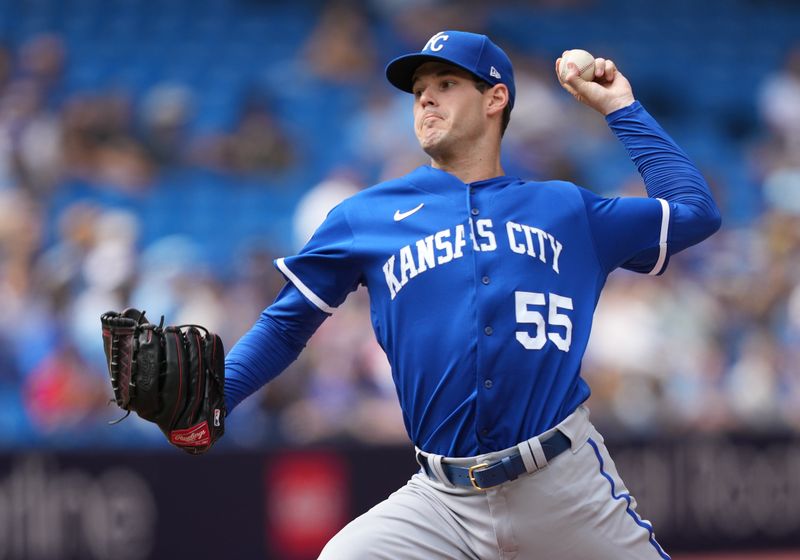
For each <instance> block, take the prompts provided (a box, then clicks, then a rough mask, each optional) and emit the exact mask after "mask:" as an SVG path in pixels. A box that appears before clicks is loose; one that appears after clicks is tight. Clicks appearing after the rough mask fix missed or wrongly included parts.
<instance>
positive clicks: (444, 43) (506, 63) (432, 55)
mask: <svg viewBox="0 0 800 560" xmlns="http://www.w3.org/2000/svg"><path fill="white" fill-rule="evenodd" d="M431 61H439V62H447V63H449V64H453V65H455V66H458V67H459V68H463V69H464V70H466V71H467V72H470V73H471V74H473V75H475V76H476V77H478V78H480V79H481V80H484V81H485V82H488V83H490V84H491V85H495V84H505V85H506V87H508V93H509V103H510V104H511V106H512V107H513V106H514V94H515V90H514V71H513V69H512V68H511V60H509V58H508V55H506V53H504V52H503V49H501V48H500V47H498V46H497V45H495V44H494V43H493V42H492V41H491V40H490V39H489V38H488V37H487V36H486V35H479V34H477V33H468V32H466V31H440V32H439V33H437V34H435V35H434V36H433V37H431V38H430V39H428V42H427V43H425V46H424V47H422V50H421V51H420V52H418V53H411V54H407V55H404V56H400V57H397V58H395V59H394V60H392V61H391V62H390V63H389V65H388V66H386V77H387V78H388V79H389V82H391V83H392V85H394V86H395V87H397V88H399V89H401V90H403V91H407V92H409V93H411V88H412V86H413V79H414V72H416V70H417V68H419V67H420V65H422V64H424V63H426V62H431Z"/></svg>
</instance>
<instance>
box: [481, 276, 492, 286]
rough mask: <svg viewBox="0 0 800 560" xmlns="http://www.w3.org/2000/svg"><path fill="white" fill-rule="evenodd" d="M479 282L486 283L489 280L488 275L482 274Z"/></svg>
mask: <svg viewBox="0 0 800 560" xmlns="http://www.w3.org/2000/svg"><path fill="white" fill-rule="evenodd" d="M481 282H483V283H484V284H488V283H489V282H490V280H489V277H488V276H484V277H483V278H481Z"/></svg>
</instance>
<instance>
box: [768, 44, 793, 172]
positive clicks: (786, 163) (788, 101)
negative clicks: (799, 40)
mask: <svg viewBox="0 0 800 560" xmlns="http://www.w3.org/2000/svg"><path fill="white" fill-rule="evenodd" d="M758 102H759V110H760V112H761V116H762V118H763V119H764V122H765V124H766V125H767V126H768V127H769V128H768V130H769V132H771V133H772V135H773V137H774V142H773V143H772V145H771V150H770V152H771V154H770V158H771V161H772V165H771V166H772V167H800V45H796V46H795V47H793V48H792V49H791V50H790V51H789V52H788V54H787V55H786V62H785V64H784V66H783V68H782V69H781V70H780V71H779V72H777V73H775V74H773V75H771V76H770V77H769V78H768V79H767V80H766V81H765V83H764V85H763V86H762V88H761V91H760V94H759V99H758Z"/></svg>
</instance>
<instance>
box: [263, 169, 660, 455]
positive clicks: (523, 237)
mask: <svg viewBox="0 0 800 560" xmlns="http://www.w3.org/2000/svg"><path fill="white" fill-rule="evenodd" d="M668 208H669V207H668V205H667V204H666V202H664V201H660V200H656V199H649V198H639V199H637V198H628V199H616V200H611V201H609V200H607V199H603V198H600V197H597V196H595V195H592V194H590V193H589V192H588V191H585V190H582V189H580V188H578V187H576V186H574V185H572V184H569V183H564V182H547V183H537V182H526V181H521V180H519V179H517V178H512V177H498V178H495V179H490V180H487V181H480V182H477V183H472V184H470V185H466V184H464V183H462V182H461V181H460V180H458V179H457V178H456V177H455V176H453V175H450V174H449V173H446V172H444V171H440V170H438V169H434V168H431V167H421V168H419V169H417V170H416V171H414V172H413V173H411V174H409V175H407V176H405V177H402V178H400V179H396V180H393V181H389V182H387V183H383V184H380V185H377V186H375V187H372V188H369V189H366V190H365V191H363V192H361V193H359V194H358V195H356V196H354V197H352V198H350V199H348V200H347V201H345V202H343V203H342V204H341V205H339V206H338V207H336V208H334V209H333V210H332V211H331V212H330V214H329V215H328V218H327V220H326V221H325V223H324V224H323V225H322V227H320V228H319V230H318V231H317V233H316V235H314V237H313V238H312V240H311V241H310V242H309V244H308V245H307V246H306V247H305V248H304V249H303V251H302V252H301V253H300V254H299V255H297V256H293V257H289V258H286V259H280V260H278V261H277V265H278V267H279V268H280V270H281V271H282V272H283V273H284V274H285V275H286V277H287V278H289V279H290V280H291V281H292V282H293V283H294V284H295V286H296V287H298V289H299V290H300V291H301V292H302V293H303V294H304V295H305V296H306V297H307V298H308V299H309V300H310V301H312V302H313V303H315V304H317V305H319V307H320V309H322V310H324V311H327V312H332V311H333V308H335V307H336V306H338V305H339V304H340V303H341V302H342V301H343V300H344V299H345V297H346V295H347V294H348V293H349V292H350V291H352V290H354V289H355V288H356V287H357V286H358V285H359V284H363V285H365V286H366V287H367V289H368V290H369V295H370V302H371V318H372V326H373V328H374V330H375V335H376V337H377V339H378V342H379V343H380V345H381V347H382V348H383V349H384V351H385V352H386V355H387V356H388V358H389V362H390V364H391V366H392V372H393V377H394V381H395V384H396V386H397V393H398V396H399V398H400V405H401V408H402V410H403V413H404V417H405V423H406V428H407V429H408V431H409V434H410V436H411V439H412V440H413V441H414V442H415V444H416V445H418V446H419V447H420V448H421V449H424V450H427V451H431V452H436V453H441V454H444V455H451V456H465V455H475V454H477V453H478V452H486V451H490V450H496V449H501V448H504V447H508V446H510V445H514V444H515V443H517V442H519V441H522V440H525V439H527V438H529V437H531V436H532V435H534V434H537V433H540V432H542V431H544V430H546V429H548V428H549V427H551V426H553V425H555V424H556V423H558V422H559V421H560V420H561V419H563V418H564V417H566V416H567V415H568V414H569V413H571V412H572V411H573V410H574V409H575V408H576V407H577V406H578V405H579V404H580V403H581V402H583V401H584V400H586V398H587V397H588V396H589V387H588V386H587V385H586V383H585V382H584V381H583V380H582V379H581V378H580V376H579V372H580V364H581V357H582V356H583V352H584V350H585V348H586V345H587V343H588V340H589V333H590V330H591V323H592V314H593V313H594V309H595V306H596V304H597V300H598V297H599V295H600V290H601V288H602V286H603V284H604V282H605V279H606V276H607V275H608V273H609V271H610V270H612V269H613V268H615V267H616V266H618V265H619V264H622V263H624V262H625V261H627V260H629V259H631V258H634V257H640V260H645V261H647V264H648V266H650V268H651V271H652V272H654V273H657V272H660V271H661V270H662V269H663V267H664V266H665V264H666V243H665V240H666V237H667V235H668V224H669V210H668ZM642 257H643V259H642Z"/></svg>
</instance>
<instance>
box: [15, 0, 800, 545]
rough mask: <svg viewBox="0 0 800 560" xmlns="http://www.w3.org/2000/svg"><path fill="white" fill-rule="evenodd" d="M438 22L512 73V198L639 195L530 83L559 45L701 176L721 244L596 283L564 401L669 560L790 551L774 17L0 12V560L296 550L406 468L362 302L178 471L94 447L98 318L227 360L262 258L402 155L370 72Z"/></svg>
mask: <svg viewBox="0 0 800 560" xmlns="http://www.w3.org/2000/svg"><path fill="white" fill-rule="evenodd" d="M447 28H461V29H467V30H473V31H480V32H486V33H488V34H490V35H491V36H492V37H493V38H494V39H495V41H496V42H498V43H499V44H500V45H501V46H503V47H504V48H505V49H506V50H507V51H508V52H509V54H510V55H511V57H512V59H513V61H514V64H515V71H516V75H517V76H516V78H517V89H518V92H519V93H518V100H517V104H516V107H515V109H514V113H513V115H512V120H511V125H510V128H509V131H508V134H507V135H506V141H505V156H504V157H505V159H504V165H505V169H506V171H507V172H508V173H509V174H512V175H521V176H526V177H531V178H554V177H557V178H563V179H568V180H572V181H574V182H576V183H578V184H580V185H582V186H585V187H587V188H590V189H593V190H595V191H597V192H600V193H602V194H604V195H609V196H610V195H615V194H639V193H641V192H642V190H641V188H642V187H641V181H640V179H639V177H638V175H637V174H636V171H635V169H634V168H633V166H632V165H631V163H630V162H629V161H628V159H627V156H626V154H625V153H624V150H623V149H622V147H621V146H620V145H619V144H618V143H617V142H616V141H615V140H614V139H613V136H612V135H611V134H610V133H609V132H608V130H607V129H606V127H605V125H604V123H603V121H602V119H600V118H598V117H597V115H595V114H593V113H592V112H591V111H590V110H588V109H584V108H583V107H581V106H579V105H577V104H576V103H574V102H573V100H572V99H571V98H570V97H569V96H568V95H567V94H566V93H565V92H563V91H562V90H561V89H560V88H559V87H558V85H557V83H556V79H555V77H554V74H553V70H552V67H553V62H554V60H555V58H556V57H557V56H558V55H559V54H560V53H561V52H562V51H563V50H565V49H567V48H574V47H580V48H585V49H587V50H590V51H591V52H593V53H594V54H595V55H597V56H604V57H607V58H613V59H614V60H615V61H616V62H617V64H618V66H619V67H620V68H621V70H622V71H623V72H624V73H625V74H626V75H627V76H628V77H629V78H630V79H631V82H632V83H633V86H634V91H635V92H636V94H637V97H638V98H639V99H640V100H641V101H642V102H643V103H644V105H645V106H646V107H647V108H648V109H649V110H650V111H651V112H652V113H653V114H654V115H655V116H656V117H657V118H658V119H659V120H660V121H661V123H662V124H663V125H664V126H665V128H666V129H667V130H668V131H669V132H670V133H671V134H672V135H673V136H674V137H675V138H676V139H677V140H678V142H679V144H681V146H682V147H683V148H684V149H685V150H686V151H687V152H688V153H689V155H690V156H691V157H692V158H693V159H694V161H695V162H696V163H697V164H698V165H699V166H700V168H701V169H702V170H703V172H704V173H705V174H706V176H707V178H708V179H709V182H710V183H711V184H712V187H713V189H714V191H715V195H716V196H717V199H718V201H719V203H720V205H721V207H722V209H723V220H724V223H723V229H722V230H721V231H720V232H719V233H718V234H717V235H716V236H715V237H713V238H712V239H711V240H709V241H708V242H706V243H704V244H703V245H702V246H700V247H697V248H695V249H693V250H691V251H690V252H689V253H688V254H686V255H680V256H679V257H677V258H675V259H673V261H672V263H671V266H670V269H669V270H668V272H667V274H666V275H665V276H664V277H662V278H660V279H658V280H655V281H653V280H652V279H648V278H644V277H638V276H634V275H632V274H628V273H624V272H616V273H614V274H613V275H612V278H611V279H610V281H609V284H608V287H607V289H606V292H605V293H604V296H603V298H602V300H601V305H600V308H599V310H598V312H597V316H596V323H595V327H594V331H593V335H592V336H593V339H592V343H591V346H590V350H589V352H588V354H587V357H586V359H585V362H584V375H585V377H586V378H587V380H588V381H589V382H590V384H591V385H592V387H593V391H594V392H593V396H592V397H591V400H590V401H589V405H590V407H591V409H592V413H593V419H594V421H595V423H596V424H597V425H598V427H599V428H600V429H601V431H603V432H604V433H605V434H606V435H607V438H608V440H609V447H610V448H611V450H612V452H616V457H617V459H618V464H619V467H620V471H621V472H622V475H623V476H624V477H625V478H626V480H627V481H628V482H629V486H630V487H631V489H632V491H633V493H634V495H636V496H637V497H638V498H639V500H640V502H641V503H642V505H641V507H640V512H641V513H642V514H643V515H644V516H645V517H648V518H650V519H651V520H653V521H654V522H655V524H656V531H657V536H659V540H661V541H662V543H663V544H664V545H665V547H666V548H667V549H668V550H672V551H673V552H674V558H676V559H680V558H685V559H688V558H692V559H698V558H715V559H718V560H722V559H727V558H775V559H778V558H800V552H794V553H793V552H791V551H792V550H800V436H798V433H800V258H798V257H800V3H798V2H796V1H791V0H761V1H756V0H749V1H748V0H705V1H699V2H698V1H691V0H673V1H671V2H656V1H638V2H637V1H635V0H539V1H531V2H522V1H517V2H514V1H508V0H505V1H502V0H501V1H497V0H496V1H494V2H492V3H491V5H490V4H489V3H488V2H479V1H473V2H448V1H444V0H408V1H404V0H365V1H363V2H324V1H321V0H320V1H315V2H311V1H303V2H285V3H284V2H277V1H268V0H169V1H164V2H145V1H144V0H0V302H1V304H2V307H1V309H2V311H0V559H17V558H19V559H28V558H30V559H34V558H35V559H41V560H50V559H62V558H64V559H67V558H90V559H95V558H96V559H105V558H112V557H114V558H118V559H136V560H138V559H144V558H183V557H194V558H211V557H218V556H220V555H222V556H224V557H229V558H230V557H232V558H242V559H249V558H281V559H284V558H285V559H298V560H300V559H304V558H314V557H315V556H316V553H317V552H318V551H319V548H320V543H323V542H324V541H325V539H326V538H327V537H328V536H330V534H332V532H335V531H336V529H338V528H339V527H340V526H341V525H342V524H343V523H344V522H346V521H347V520H348V519H349V518H350V517H352V516H354V515H356V514H358V513H360V512H361V511H363V510H364V509H366V508H367V507H369V506H370V505H372V504H373V503H375V502H377V501H378V500H380V499H382V498H383V497H384V496H385V495H387V494H388V493H389V492H390V491H392V490H393V489H395V488H396V487H397V486H399V485H400V484H401V483H402V482H403V481H404V480H405V479H406V477H408V476H409V475H410V474H411V473H412V472H414V470H415V464H414V462H413V458H412V457H411V446H410V444H409V442H408V440H407V436H406V435H405V431H404V429H403V424H402V418H401V415H400V412H399V408H398V406H397V404H396V398H395V394H394V389H393V386H392V384H391V378H390V374H389V371H388V366H387V364H386V362H385V359H384V358H383V356H382V354H381V352H380V350H379V348H378V347H377V345H376V344H375V343H374V342H373V341H372V334H371V330H370V325H369V318H368V303H367V300H366V298H365V294H364V293H362V292H358V293H355V294H353V295H352V296H351V297H350V299H349V300H348V303H347V304H346V305H345V306H344V307H343V308H342V309H341V310H340V312H339V313H337V314H336V315H335V316H334V317H333V318H332V319H330V320H329V321H328V322H327V323H326V324H325V325H323V327H322V329H320V331H319V332H318V333H317V334H316V335H315V337H314V338H313V339H312V341H311V343H310V345H309V347H308V348H307V350H306V352H305V353H304V354H303V355H302V356H301V358H300V359H299V360H298V362H297V363H295V364H294V365H293V366H292V367H291V368H290V370H289V371H287V372H286V373H285V374H284V375H282V376H281V377H280V378H279V379H278V380H277V381H276V382H275V383H273V384H271V385H270V386H269V387H268V388H267V389H266V390H263V391H261V392H260V393H258V394H257V395H256V396H254V397H252V398H251V399H249V400H248V401H247V402H245V403H243V404H242V405H241V406H240V407H239V408H237V409H236V411H235V413H234V414H233V415H232V416H231V417H230V419H229V429H228V434H227V435H226V437H225V439H224V440H222V441H221V442H220V443H219V444H218V446H217V447H215V449H214V451H213V453H211V454H210V455H208V456H206V457H203V458H189V457H183V456H181V455H179V454H178V453H177V452H175V451H173V450H172V449H168V448H167V445H166V444H165V443H164V441H163V438H162V436H161V435H160V433H158V431H157V430H156V429H154V428H153V426H151V425H149V424H146V423H144V422H141V421H138V419H136V418H133V417H131V418H129V419H127V420H126V421H125V422H123V423H121V424H120V425H118V426H114V427H109V426H108V425H107V422H108V421H109V420H113V419H115V418H116V417H118V410H117V409H116V408H115V407H108V406H107V401H108V398H109V396H110V389H109V385H108V382H107V380H106V372H105V371H104V369H103V368H104V365H103V357H102V345H101V340H100V333H99V315H100V313H101V312H103V311H106V310H108V309H120V308H122V307H124V306H126V305H129V304H132V305H135V306H137V307H143V308H145V309H147V310H148V311H149V312H150V313H151V314H155V315H160V314H164V315H166V317H167V320H168V321H169V322H171V323H179V322H197V323H201V324H205V325H208V326H209V327H211V328H212V329H214V330H216V331H217V332H219V333H220V334H221V335H222V336H223V339H224V340H225V342H226V346H227V347H230V346H231V345H232V344H233V343H234V342H235V341H236V340H237V338H238V337H239V336H240V335H241V334H243V332H244V331H245V330H246V329H247V328H248V327H249V326H250V325H251V324H252V322H253V321H254V320H255V319H256V317H257V316H258V314H259V313H260V311H261V310H262V309H263V308H264V307H266V306H267V305H268V304H269V303H270V302H271V300H272V298H273V297H274V295H275V294H276V293H277V290H278V289H279V288H280V286H281V285H282V283H283V279H282V278H281V276H280V275H279V274H278V272H277V271H275V270H274V268H273V267H272V263H271V261H272V259H273V258H275V257H276V256H283V255H287V254H290V253H292V252H294V251H296V250H297V248H298V247H299V246H300V245H301V244H302V243H303V242H304V241H305V240H306V239H307V237H308V236H309V235H310V232H311V231H313V229H314V227H315V226H316V225H317V224H318V223H319V222H320V221H321V219H322V217H323V216H324V214H325V212H326V211H327V209H328V208H330V207H331V206H332V205H333V204H335V203H336V202H338V200H340V199H341V198H343V197H345V196H347V195H349V194H351V193H353V192H356V191H357V190H358V189H361V188H364V187H366V186H369V185H371V184H374V183H375V182H377V181H379V180H381V179H382V178H384V177H389V176H394V175H397V174H401V173H404V172H406V171H408V170H410V169H412V168H413V167H416V166H417V165H419V164H422V163H426V161H425V159H424V157H423V154H422V153H421V152H420V150H419V148H418V146H417V145H416V141H415V139H414V137H413V134H412V132H411V127H410V108H411V100H410V98H409V97H407V96H406V95H404V94H401V93H398V92H396V91H394V90H393V88H391V87H390V86H389V85H388V84H387V83H386V81H385V79H384V78H383V65H384V64H385V62H386V61H388V60H389V59H390V58H392V57H393V56H395V55H397V54H399V53H401V52H405V51H407V50H409V49H418V48H419V47H420V45H422V44H424V42H425V41H426V40H427V39H428V37H430V35H432V34H433V33H435V32H437V31H439V30H441V29H447ZM220 478H221V479H222V480H223V483H224V484H225V485H226V488H224V489H218V488H216V486H217V482H215V481H217V480H219V479H220ZM197 487H209V488H210V489H209V490H208V491H207V492H204V495H205V496H206V497H205V500H201V499H200V497H198V496H194V497H190V496H192V495H194V494H196V492H195V491H190V490H189V489H190V488H197ZM209 537H211V539H210V540H211V542H209ZM742 551H748V553H747V554H746V555H738V554H737V555H734V554H733V552H742ZM770 551H772V552H770ZM774 551H781V552H780V553H776V552H774ZM712 553H714V554H712ZM576 560H577V559H576Z"/></svg>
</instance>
